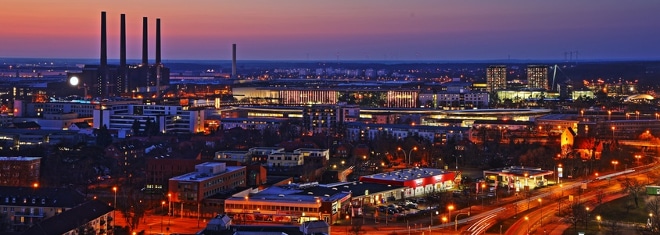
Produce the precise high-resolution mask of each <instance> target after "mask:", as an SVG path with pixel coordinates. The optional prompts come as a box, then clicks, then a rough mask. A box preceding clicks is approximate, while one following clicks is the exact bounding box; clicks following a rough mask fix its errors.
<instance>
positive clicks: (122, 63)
mask: <svg viewBox="0 0 660 235" xmlns="http://www.w3.org/2000/svg"><path fill="white" fill-rule="evenodd" d="M148 29H149V28H148V18H147V17H143V18H142V66H148V65H149V37H148V33H149V30H148ZM235 48H236V45H235V44H234V50H235ZM100 57H101V58H100V59H101V61H100V66H99V73H100V74H99V77H98V79H97V80H98V81H97V84H98V87H99V93H102V96H104V97H105V96H108V95H109V94H110V86H113V85H117V86H122V87H121V88H122V89H121V90H120V89H119V87H118V88H117V90H118V91H119V92H128V88H129V86H128V83H129V82H128V76H127V73H128V65H127V60H126V57H127V54H126V14H121V22H120V36H119V71H118V72H119V79H120V81H118V83H117V84H110V83H109V79H108V77H107V76H108V41H107V26H106V12H105V11H102V12H101V55H100ZM235 57H236V56H235V55H234V59H235ZM155 64H156V65H157V66H158V68H157V71H156V73H157V78H156V79H157V81H156V83H157V84H156V86H157V87H158V88H157V89H156V90H157V91H160V74H159V73H160V66H162V57H161V34H160V19H159V18H157V19H156V63H155ZM234 66H235V63H234ZM234 71H235V69H234ZM234 74H235V72H234ZM147 76H148V75H147ZM145 79H148V78H145Z"/></svg>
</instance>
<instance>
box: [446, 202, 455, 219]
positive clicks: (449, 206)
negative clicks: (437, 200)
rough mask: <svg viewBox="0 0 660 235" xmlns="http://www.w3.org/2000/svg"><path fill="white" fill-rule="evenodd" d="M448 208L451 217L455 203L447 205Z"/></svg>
mask: <svg viewBox="0 0 660 235" xmlns="http://www.w3.org/2000/svg"><path fill="white" fill-rule="evenodd" d="M447 210H448V211H449V218H451V211H452V210H454V205H453V204H449V205H448V206H447Z"/></svg>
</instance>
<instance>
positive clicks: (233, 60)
mask: <svg viewBox="0 0 660 235" xmlns="http://www.w3.org/2000/svg"><path fill="white" fill-rule="evenodd" d="M231 78H236V44H231Z"/></svg>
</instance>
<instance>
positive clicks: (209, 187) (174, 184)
mask: <svg viewBox="0 0 660 235" xmlns="http://www.w3.org/2000/svg"><path fill="white" fill-rule="evenodd" d="M245 185H246V167H244V166H227V165H226V163H224V162H205V163H202V164H198V165H196V166H195V171H194V172H190V173H187V174H183V175H180V176H176V177H172V178H170V180H169V193H170V194H171V195H172V202H177V203H183V204H195V205H197V204H198V203H200V202H202V200H204V199H205V198H208V197H210V196H213V195H215V194H218V193H222V192H228V191H231V190H232V189H234V188H237V187H245Z"/></svg>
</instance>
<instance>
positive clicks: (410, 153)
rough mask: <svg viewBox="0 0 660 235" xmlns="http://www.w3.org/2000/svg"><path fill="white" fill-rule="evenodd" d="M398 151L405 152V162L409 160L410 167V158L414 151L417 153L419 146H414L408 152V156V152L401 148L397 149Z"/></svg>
mask: <svg viewBox="0 0 660 235" xmlns="http://www.w3.org/2000/svg"><path fill="white" fill-rule="evenodd" d="M397 150H398V151H402V152H403V160H404V162H405V160H406V158H408V165H410V158H411V157H412V151H417V146H414V147H413V148H412V149H410V151H408V154H406V151H405V150H404V149H402V148H401V147H398V148H397Z"/></svg>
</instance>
